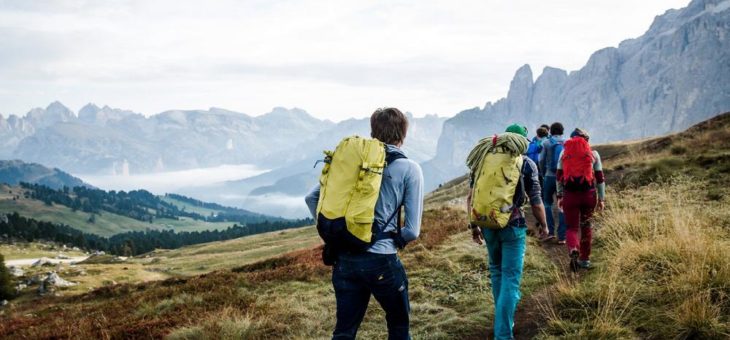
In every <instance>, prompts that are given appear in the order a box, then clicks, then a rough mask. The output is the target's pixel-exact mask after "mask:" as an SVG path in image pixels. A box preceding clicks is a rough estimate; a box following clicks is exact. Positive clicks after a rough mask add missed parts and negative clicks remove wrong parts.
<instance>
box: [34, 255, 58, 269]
mask: <svg viewBox="0 0 730 340" xmlns="http://www.w3.org/2000/svg"><path fill="white" fill-rule="evenodd" d="M54 265H55V264H54V263H53V262H51V260H49V259H48V258H46V257H41V258H39V259H38V261H35V262H33V264H32V265H31V266H32V267H42V266H54Z"/></svg>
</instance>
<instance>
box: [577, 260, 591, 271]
mask: <svg viewBox="0 0 730 340" xmlns="http://www.w3.org/2000/svg"><path fill="white" fill-rule="evenodd" d="M578 266H579V267H581V268H583V269H591V261H590V260H581V261H578Z"/></svg>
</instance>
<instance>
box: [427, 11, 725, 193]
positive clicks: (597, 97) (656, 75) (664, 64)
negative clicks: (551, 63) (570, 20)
mask: <svg viewBox="0 0 730 340" xmlns="http://www.w3.org/2000/svg"><path fill="white" fill-rule="evenodd" d="M727 79H730V1H729V0H695V1H692V2H691V3H690V4H689V5H688V6H687V7H685V8H683V9H680V10H670V11H667V12H666V13H665V14H663V15H661V16H658V17H656V19H655V20H654V23H653V24H652V25H651V27H650V28H649V30H648V31H647V32H646V33H645V34H644V35H643V36H641V37H639V38H636V39H631V40H626V41H624V42H622V43H621V44H620V45H619V46H618V47H617V48H614V47H609V48H605V49H602V50H599V51H597V52H595V53H594V54H593V55H592V56H591V57H590V59H589V60H588V62H587V63H586V65H585V66H584V67H583V68H581V69H580V70H577V71H574V72H570V73H569V74H568V73H567V72H566V71H564V70H560V69H556V68H551V67H546V68H545V69H544V70H543V72H542V74H541V75H540V76H539V77H537V80H534V81H533V74H532V70H531V69H530V67H529V65H525V66H523V67H521V68H520V69H519V70H517V72H516V74H515V77H514V79H513V80H512V83H511V84H510V89H509V92H508V94H507V97H505V98H502V99H500V100H498V101H496V102H495V103H493V104H492V103H487V104H486V105H485V106H484V108H481V109H480V108H474V109H470V110H466V111H463V112H461V113H459V114H457V115H456V116H455V117H454V118H452V119H449V120H447V121H446V122H445V123H444V127H443V133H442V134H441V137H440V138H439V142H438V148H437V155H436V156H435V157H434V158H433V159H432V160H430V161H428V162H426V163H424V171H425V172H426V178H427V188H428V189H433V188H435V187H436V186H438V184H439V183H441V182H443V181H444V180H448V179H450V178H453V177H455V176H457V175H458V174H461V173H464V172H465V171H466V168H465V167H464V165H463V163H464V159H465V158H466V154H467V153H468V152H469V150H470V148H471V147H472V146H473V145H474V144H475V143H476V141H478V140H479V139H480V138H482V137H485V136H488V135H491V134H494V133H498V132H501V131H503V129H504V127H505V126H506V125H507V124H509V123H512V122H519V123H522V124H524V125H526V126H528V128H529V129H530V130H531V132H534V130H535V129H536V128H537V126H539V125H540V124H542V123H547V124H550V123H552V122H554V121H561V122H563V124H564V125H565V126H566V129H567V130H572V129H573V128H574V127H581V128H585V129H587V130H588V131H589V132H590V133H591V139H592V142H607V141H617V140H625V139H632V138H642V137H648V136H654V135H660V134H664V133H667V132H671V131H677V130H682V129H685V128H687V127H689V126H690V125H692V124H694V123H696V122H699V121H702V120H705V119H707V118H709V117H711V116H713V115H716V114H719V113H721V112H725V111H728V110H730V82H728V81H727Z"/></svg>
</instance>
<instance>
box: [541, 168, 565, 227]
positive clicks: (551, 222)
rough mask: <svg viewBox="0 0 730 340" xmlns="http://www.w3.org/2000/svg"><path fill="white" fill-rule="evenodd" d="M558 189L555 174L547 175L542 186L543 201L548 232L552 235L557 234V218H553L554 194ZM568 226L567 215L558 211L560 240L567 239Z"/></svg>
mask: <svg viewBox="0 0 730 340" xmlns="http://www.w3.org/2000/svg"><path fill="white" fill-rule="evenodd" d="M557 191H558V183H557V180H556V179H555V176H545V180H544V182H543V186H542V201H543V203H544V204H545V217H547V225H548V232H549V233H550V235H555V219H554V218H553V203H554V202H555V200H554V196H555V194H557ZM566 230H567V227H566V225H565V215H563V213H562V212H558V235H556V236H557V237H558V240H561V241H562V240H565V231H566Z"/></svg>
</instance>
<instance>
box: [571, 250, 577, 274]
mask: <svg viewBox="0 0 730 340" xmlns="http://www.w3.org/2000/svg"><path fill="white" fill-rule="evenodd" d="M578 268H579V265H578V251H577V250H572V251H570V270H571V271H572V272H573V273H575V272H577V271H578Z"/></svg>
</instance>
